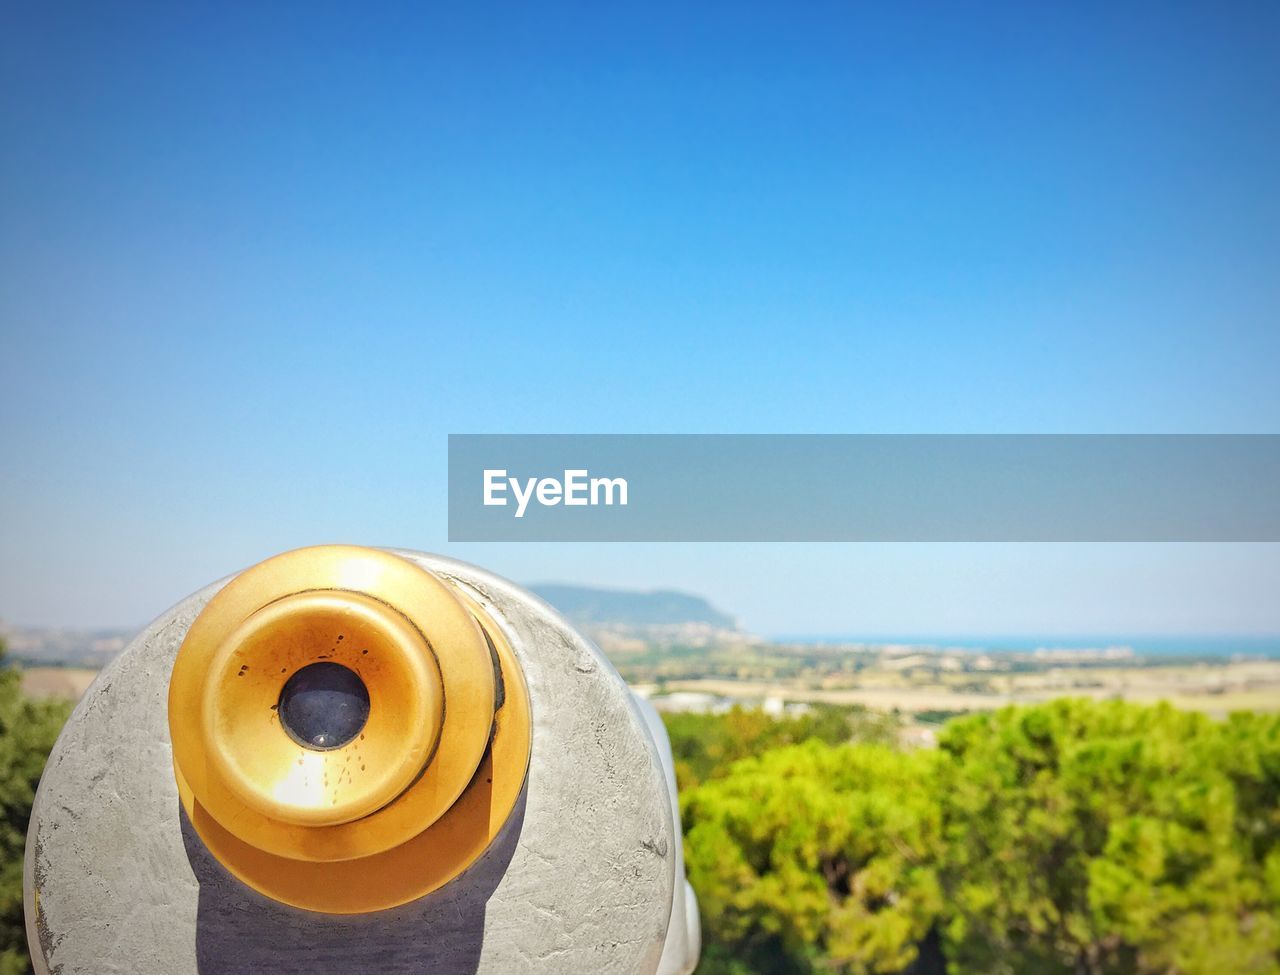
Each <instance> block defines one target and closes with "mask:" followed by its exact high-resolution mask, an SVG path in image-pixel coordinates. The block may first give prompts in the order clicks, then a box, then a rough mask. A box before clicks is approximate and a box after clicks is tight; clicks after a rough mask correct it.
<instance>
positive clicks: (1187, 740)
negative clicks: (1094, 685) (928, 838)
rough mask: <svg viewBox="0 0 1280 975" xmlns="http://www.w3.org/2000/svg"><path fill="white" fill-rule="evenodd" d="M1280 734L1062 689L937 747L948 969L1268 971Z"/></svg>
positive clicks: (1078, 973) (1183, 973) (1278, 968)
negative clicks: (1064, 693)
mask: <svg viewBox="0 0 1280 975" xmlns="http://www.w3.org/2000/svg"><path fill="white" fill-rule="evenodd" d="M1278 738H1280V732H1278V731H1277V728H1276V722H1275V721H1274V720H1272V719H1261V718H1257V717H1245V716H1241V717H1237V718H1234V719H1232V720H1231V721H1230V722H1227V723H1226V724H1215V723H1214V722H1213V721H1211V720H1209V719H1208V718H1206V717H1205V716H1203V715H1199V714H1191V713H1186V712H1182V711H1178V710H1176V709H1174V708H1172V707H1170V706H1168V705H1160V706H1156V707H1144V706H1138V705H1133V704H1126V703H1123V702H1118V701H1115V702H1106V703H1099V702H1094V701H1086V700H1073V699H1065V700H1059V701H1054V702H1052V703H1049V704H1045V705H1042V706H1037V707H1031V708H1007V709H1004V710H1001V711H999V712H996V713H994V714H986V715H978V716H975V717H971V718H967V719H962V720H960V721H956V722H953V723H951V724H950V725H949V726H948V727H947V729H946V731H945V732H944V734H943V737H942V739H941V742H940V745H941V750H942V755H943V760H942V761H941V762H940V764H939V766H938V771H939V776H940V777H939V781H938V789H939V796H940V798H941V801H942V805H943V815H944V822H945V844H946V854H945V861H944V866H943V870H942V880H943V885H944V890H945V891H946V895H947V904H948V913H949V917H948V919H947V922H946V924H945V927H944V943H945V946H946V954H947V958H948V961H949V963H950V969H949V970H950V971H951V972H953V973H956V975H968V973H973V975H978V973H983V975H987V973H994V975H999V973H1009V975H1014V973H1017V975H1022V973H1032V972H1034V973H1044V975H1059V973H1061V975H1068V973H1070V975H1157V973H1160V975H1168V973H1177V975H1219V973H1223V972H1232V973H1257V975H1262V973H1276V972H1280V963H1278V962H1277V950H1278V949H1280V922H1278V921H1277V916H1278V915H1277V912H1276V908H1277V904H1278V903H1280V901H1278V900H1277V893H1280V890H1278V889H1277V887H1276V886H1275V883H1274V881H1275V879H1276V877H1277V874H1280V859H1278V855H1277V853H1276V849H1277V847H1276V836H1277V832H1278V828H1280V819H1278V818H1277V815H1278V814H1277V806H1278V804H1280V790H1277V783H1278V782H1280V747H1278V744H1277V741H1278Z"/></svg>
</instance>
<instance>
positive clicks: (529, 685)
mask: <svg viewBox="0 0 1280 975" xmlns="http://www.w3.org/2000/svg"><path fill="white" fill-rule="evenodd" d="M26 908H27V933H28V939H29V942H30V946H31V954H32V957H33V960H34V965H35V969H36V972H37V973H40V975H48V973H57V975H107V973H121V975H197V973H199V975H224V973H226V975H230V973H235V975H244V973H256V972H272V973H276V975H285V973H306V975H338V973H342V975H346V973H352V975H384V973H385V975H393V973H401V972H403V973H409V972H412V973H441V975H452V973H472V972H483V973H498V975H508V973H517V972H584V973H593V975H594V973H603V972H617V973H624V972H625V973H644V975H653V973H658V975H676V973H685V972H689V971H690V970H691V969H692V968H693V966H694V963H695V962H696V960H697V955H698V946H699V926H698V916H697V905H696V902H695V900H694V897H693V893H692V891H691V890H690V889H689V888H688V885H687V884H686V882H685V879H684V866H683V860H682V855H681V846H680V829H679V813H678V808H677V805H676V801H675V780H674V777H673V775H672V766H671V749H670V744H669V743H668V741H667V738H666V735H665V733H664V732H663V730H662V726H661V723H660V722H659V721H658V720H657V716H656V715H655V714H653V712H652V710H651V709H649V707H648V705H647V704H645V703H644V702H641V701H638V700H637V699H636V698H635V697H633V695H632V694H631V693H630V692H629V691H628V689H627V687H626V685H625V684H624V683H623V682H622V680H621V678H619V677H618V675H617V673H616V672H615V671H614V669H613V668H612V667H611V666H610V665H609V663H608V662H607V661H606V660H605V658H604V657H603V655H602V654H601V653H600V651H599V650H598V649H597V648H596V647H595V646H594V645H593V644H592V643H591V642H590V641H589V640H587V639H586V638H585V637H583V636H582V635H581V634H579V633H578V632H576V631H575V630H574V629H573V628H572V627H571V626H569V624H568V623H566V622H565V621H564V620H563V619H562V618H561V617H560V616H558V615H557V614H556V613H555V612H554V611H553V610H552V609H551V608H550V607H548V606H547V605H546V604H545V603H543V602H541V601H540V600H538V599H537V598H536V597H534V596H532V595H530V594H529V593H527V592H525V591H523V590H521V589H519V588H517V587H516V586H514V585H512V584H511V583H509V582H506V581H504V580H501V579H498V578H496V577H495V576H492V575H490V574H488V573H486V572H484V571H482V570H480V569H477V568H475V567H473V566H469V565H464V564H462V563H458V562H453V561H450V560H448V559H444V558H439V557H436V556H430V555H423V554H419V553H414V552H396V553H392V552H387V551H382V550H375V549H366V548H355V547H349V546H328V547H322V548H310V549H301V550H299V551H295V552H289V553H286V554H284V555H280V556H277V557H275V558H272V559H269V560H267V561H266V562H263V563H261V564H259V565H256V566H254V567H253V568H251V569H248V570H246V571H245V572H242V573H240V574H239V575H237V576H234V577H232V578H230V579H228V580H223V581H222V582H219V583H215V584H213V585H211V586H209V587H208V588H206V589H204V590H202V591H200V592H198V593H196V594H195V595H193V596H190V597H189V598H187V599H185V600H183V601H182V602H181V603H179V604H178V605H177V606H175V607H174V608H173V609H171V610H170V611H169V612H167V613H165V614H164V615H163V616H161V617H160V618H159V619H157V620H156V621H155V622H154V623H152V624H151V625H150V626H149V627H148V628H147V629H146V630H145V631H144V632H143V633H142V634H141V635H140V636H139V637H138V638H137V639H136V640H135V641H134V642H133V643H132V644H131V645H130V646H129V647H128V649H126V650H125V651H124V653H123V654H122V655H121V656H120V657H119V658H117V659H116V660H115V661H114V662H113V663H112V664H111V665H110V666H109V667H108V668H107V669H106V670H104V671H103V672H102V674H101V675H100V676H99V678H98V679H97V681H95V683H94V684H93V686H92V687H91V688H90V689H89V692H88V693H87V694H86V695H85V697H84V699H83V700H82V701H81V702H80V705H79V707H77V708H76V710H75V713H74V714H73V715H72V716H71V719H70V721H69V722H68V724H67V727H66V729H65V730H64V731H63V733H62V736H61V738H59V740H58V744H57V745H56V747H55V748H54V751H53V754H52V756H51V757H50V759H49V764H48V767H47V769H46V771H45V776H44V779H43V781H42V782H41V784H40V790H39V793H38V795H37V797H36V801H35V806H34V809H33V812H32V817H31V827H30V833H29V835H28V839H27V859H26Z"/></svg>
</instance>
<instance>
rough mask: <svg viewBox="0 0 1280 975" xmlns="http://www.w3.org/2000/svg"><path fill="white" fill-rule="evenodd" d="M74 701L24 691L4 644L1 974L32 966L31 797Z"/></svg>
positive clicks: (0, 664) (0, 656) (17, 974)
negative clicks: (25, 875) (26, 885)
mask: <svg viewBox="0 0 1280 975" xmlns="http://www.w3.org/2000/svg"><path fill="white" fill-rule="evenodd" d="M70 710H71V706H70V704H68V703H67V702H66V701H61V700H36V699H32V698H29V697H27V696H26V695H25V694H23V693H22V686H21V678H20V675H19V674H18V672H17V671H16V670H15V669H13V668H12V667H9V666H7V665H6V663H5V660H4V645H3V643H0V975H23V973H26V972H29V971H30V970H31V964H30V960H29V959H28V957H27V936H26V931H25V928H24V924H23V916H22V858H23V848H24V846H25V844H26V839H27V820H28V819H29V818H30V816H31V801H32V799H34V798H35V791H36V785H37V784H38V783H39V781H40V773H41V772H42V771H43V770H44V763H45V759H47V758H48V756H49V751H50V749H52V748H53V743H54V740H55V739H56V738H57V736H58V731H59V730H60V729H61V728H62V724H63V722H64V721H66V718H67V715H68V714H69V713H70Z"/></svg>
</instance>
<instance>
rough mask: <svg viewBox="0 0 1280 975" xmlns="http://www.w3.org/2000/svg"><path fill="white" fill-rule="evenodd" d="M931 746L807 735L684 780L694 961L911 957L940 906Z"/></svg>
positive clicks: (768, 967) (821, 962)
mask: <svg viewBox="0 0 1280 975" xmlns="http://www.w3.org/2000/svg"><path fill="white" fill-rule="evenodd" d="M933 759H934V756H933V755H931V754H929V753H914V754H906V753H902V752H898V751H895V750H893V749H891V748H888V747H885V746H880V745H866V746H849V745H844V746H835V747H833V746H830V745H825V744H822V743H821V742H818V741H809V742H808V743H806V744H804V745H797V746H789V747H784V748H778V749H774V750H772V751H769V752H766V753H765V754H763V755H761V756H760V757H759V758H754V759H746V760H743V761H741V762H738V763H737V764H735V765H734V766H733V767H732V768H731V769H730V770H729V771H728V773H727V774H726V775H724V776H723V777H722V778H718V779H713V780H710V781H708V782H706V783H705V784H703V785H702V786H700V787H699V788H697V789H694V790H692V791H691V792H690V793H688V794H687V795H686V796H685V799H684V818H685V821H686V822H687V823H689V829H688V833H687V835H686V839H685V856H686V858H687V859H686V862H687V864H688V868H689V877H690V880H691V882H692V883H693V886H694V888H695V889H696V890H697V892H698V898H699V902H700V905H701V908H702V919H703V933H704V939H705V943H706V952H705V959H704V964H703V965H702V966H701V967H700V972H720V973H725V975H737V973H746V972H768V973H807V972H836V973H848V975H875V973H895V972H899V971H902V970H903V969H905V968H907V967H908V966H909V965H911V964H912V962H913V961H914V960H915V959H916V956H917V953H918V944H919V943H920V942H921V941H922V940H923V939H924V938H925V937H926V935H927V934H928V933H929V930H930V928H931V926H932V925H933V923H934V920H935V918H936V917H937V914H938V911H939V910H940V908H941V894H940V892H939V885H938V880H937V876H936V873H935V870H934V863H935V859H936V857H937V853H938V842H939V838H940V831H941V822H940V813H939V809H938V805H937V802H936V801H935V799H934V797H933V794H932V792H931V790H930V788H929V783H930V781H931V776H932V770H931V765H932V762H933Z"/></svg>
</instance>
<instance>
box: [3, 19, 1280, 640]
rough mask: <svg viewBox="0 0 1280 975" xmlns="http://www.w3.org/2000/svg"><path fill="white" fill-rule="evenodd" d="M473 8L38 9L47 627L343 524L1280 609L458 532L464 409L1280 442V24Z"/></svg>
mask: <svg viewBox="0 0 1280 975" xmlns="http://www.w3.org/2000/svg"><path fill="white" fill-rule="evenodd" d="M259 6H260V7H262V8H263V9H254V8H255V7H259ZM466 8H467V9H466V11H465V12H463V11H459V10H441V11H437V12H432V13H422V12H420V11H416V10H415V9H414V8H412V7H410V6H404V7H391V6H381V7H379V8H377V9H374V10H369V9H359V10H358V9H354V5H353V6H352V9H342V8H339V7H336V6H328V5H316V4H307V5H302V4H299V5H296V6H293V7H289V6H287V5H284V4H270V5H246V6H242V7H240V8H239V9H236V8H234V7H232V6H231V5H210V6H208V7H207V8H205V9H203V10H200V9H195V10H187V11H178V10H174V9H171V8H170V7H169V6H167V5H160V4H155V5H147V6H142V5H136V6H135V5H127V4H121V5H110V9H108V5H103V4H63V5H57V6H51V5H21V7H20V5H15V4H10V5H6V6H5V8H4V10H3V12H2V13H0V126H2V129H0V141H2V143H3V151H2V152H0V340H2V341H0V370H2V372H3V382H2V383H0V449H2V450H3V464H2V465H0V617H2V618H5V619H8V620H11V621H16V622H31V623H68V624H87V623H102V624H112V623H121V624H132V623H141V622H142V621H145V620H146V619H148V618H150V617H151V616H153V615H155V614H156V613H157V612H158V611H159V610H161V609H162V608H163V607H164V606H166V605H167V604H169V603H171V602H173V601H175V600H176V599H178V598H180V597H181V596H182V595H184V594H185V593H186V592H187V591H189V590H190V589H192V588H194V587H196V586H198V585H200V584H202V583H203V582H205V581H207V580H209V579H212V578H215V577H217V576H219V575H222V574H224V573H226V572H229V571H232V570H234V569H236V568H238V567H241V566H243V565H245V564H247V563H250V562H253V561H255V560H257V559H259V558H262V557H265V556H266V555H268V554H271V553H273V552H275V551H278V550H281V549H285V548H289V547H293V546H297V545H302V544H308V543H313V542H321V541H338V540H342V541H356V542H366V543H370V544H395V545H403V546H408V547H416V548H424V549H430V550H436V551H444V552H447V553H449V554H453V555H457V556H459V557H463V558H468V559H471V560H473V561H477V562H481V563H483V564H485V565H487V566H489V567H491V568H494V569H495V570H497V571H500V572H502V573H504V574H507V575H510V576H513V577H515V578H517V579H520V580H523V581H536V580H543V579H558V580H567V581H579V582H598V583H605V584H615V585H640V586H679V587H684V588H688V589H691V590H693V591H697V592H701V593H705V594H707V595H709V596H711V597H712V598H714V599H715V600H716V601H717V602H719V603H721V604H722V605H723V606H725V608H727V609H729V610H730V611H733V612H736V613H738V614H739V615H740V616H741V617H743V619H744V621H745V622H746V623H747V624H748V625H751V626H753V627H755V628H757V629H760V630H764V631H774V632H777V631H785V632H833V631H839V632H860V631H862V632H874V633H890V632H907V633H929V632H939V633H944V632H950V633H992V632H994V633H1000V632H1038V633H1045V632H1074V633H1080V632H1109V633H1115V632H1170V633H1186V632H1190V633H1195V632H1223V631H1228V632H1255V633H1258V632H1277V631H1280V600H1277V599H1276V598H1275V594H1276V592H1277V591H1280V547H1277V546H1263V545H1255V546H1249V545H1243V546H1170V545H1164V546H777V545H775V546H702V547H691V546H657V545H654V546H496V545H495V546H479V545H475V546H466V547H460V546H450V545H449V544H448V542H447V540H446V533H445V510H444V504H445V467H444V465H445V437H446V434H447V433H449V432H577V431H583V432H586V431H590V432H614V431H617V432H632V431H635V432H650V431H653V432H684V431H689V432H722V431H723V432H738V431H744V432H786V431H797V432H916V431H919V432H952V431H957V432H1007V431H1014V432H1070V431H1081V432H1174V431H1177V432H1276V431H1277V430H1280V381H1277V372H1278V367H1280V273H1278V271H1280V177H1278V176H1277V173H1280V111H1277V104H1280V97H1278V96H1280V58H1277V57H1276V51H1277V50H1280V7H1278V6H1276V5H1275V4H1230V5H1224V4H1211V3H1203V4H1198V5H1192V4H1163V5H1156V4H1096V5H1095V4H1060V5H1048V4H1014V3H1009V4H995V5H986V6H980V5H955V4H938V5H915V4H881V5H876V6H865V7H855V6H854V5H851V4H845V3H840V4H829V5H824V4H810V5H797V4H783V3H779V4H776V5H752V4H743V3H732V4H730V3H725V4H670V5H664V4H653V3H650V4H644V5H634V6H631V7H626V8H620V7H618V6H616V5H612V4H586V3H584V4H574V5H528V4H525V5H511V6H510V7H486V6H481V5H466Z"/></svg>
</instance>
